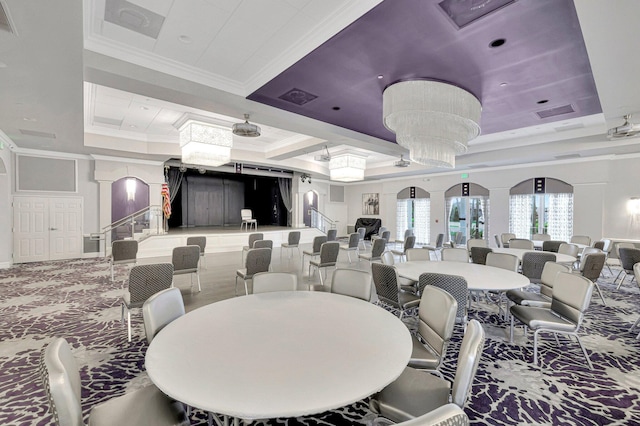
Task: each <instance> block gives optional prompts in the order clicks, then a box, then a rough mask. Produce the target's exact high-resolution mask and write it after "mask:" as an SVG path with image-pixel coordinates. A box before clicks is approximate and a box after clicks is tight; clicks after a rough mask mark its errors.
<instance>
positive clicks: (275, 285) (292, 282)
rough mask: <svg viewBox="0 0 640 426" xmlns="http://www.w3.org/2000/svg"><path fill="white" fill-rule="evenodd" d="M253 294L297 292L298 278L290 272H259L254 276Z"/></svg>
mask: <svg viewBox="0 0 640 426" xmlns="http://www.w3.org/2000/svg"><path fill="white" fill-rule="evenodd" d="M252 287H253V294H260V293H270V292H274V291H296V290H297V289H298V276H297V275H296V274H293V273H290V272H258V273H257V274H255V275H254V276H253V282H252Z"/></svg>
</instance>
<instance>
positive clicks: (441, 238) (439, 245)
mask: <svg viewBox="0 0 640 426" xmlns="http://www.w3.org/2000/svg"><path fill="white" fill-rule="evenodd" d="M442 244H444V234H438V236H437V237H436V248H437V249H441V248H442Z"/></svg>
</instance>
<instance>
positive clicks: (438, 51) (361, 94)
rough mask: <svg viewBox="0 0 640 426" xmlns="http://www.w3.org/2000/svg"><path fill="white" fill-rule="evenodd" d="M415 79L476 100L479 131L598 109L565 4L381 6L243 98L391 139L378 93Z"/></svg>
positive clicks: (484, 1)
mask: <svg viewBox="0 0 640 426" xmlns="http://www.w3.org/2000/svg"><path fill="white" fill-rule="evenodd" d="M440 3H442V7H441V6H440ZM497 3H501V4H502V3H505V4H506V5H505V6H504V7H501V8H496V9H495V10H494V11H493V12H491V13H490V14H488V15H486V16H484V17H481V18H479V19H477V20H475V21H473V19H474V18H475V16H474V15H477V14H478V13H481V12H483V11H485V10H490V9H491V8H495V6H496V4H497ZM445 10H446V11H449V12H456V13H457V14H458V15H457V16H455V17H454V18H455V19H454V18H451V17H450V16H448V12H445ZM456 20H457V22H458V23H460V22H462V23H463V26H462V27H461V28H460V29H459V28H458V25H456V24H455V21H456ZM470 20H471V22H469V23H466V22H468V21H470ZM497 39H505V40H506V41H505V43H504V44H503V45H502V46H500V47H493V48H492V47H490V44H491V43H492V42H493V41H494V40H497ZM379 75H382V76H383V77H382V78H378V76H379ZM415 78H429V79H437V80H443V81H448V82H451V83H453V84H455V85H457V86H460V87H463V88H465V89H467V90H469V91H470V92H471V93H473V94H474V95H475V96H476V97H477V98H478V99H480V101H481V103H482V107H483V108H482V119H481V128H482V133H483V134H489V133H494V132H500V131H505V130H510V129H515V128H520V127H527V126H535V125H538V124H541V123H548V122H553V121H558V120H566V119H569V118H575V117H580V116H584V115H591V114H597V113H600V112H602V109H601V107H600V101H599V99H598V94H597V91H596V86H595V83H594V80H593V76H592V74H591V66H590V64H589V59H588V57H587V52H586V49H585V46H584V41H583V39H582V32H581V30H580V25H579V23H578V18H577V15H576V11H575V9H574V6H573V1H572V0H519V1H509V0H445V1H441V0H386V1H383V2H382V3H380V4H379V5H378V6H376V7H375V8H374V9H372V10H371V11H369V12H368V13H367V14H365V15H364V16H362V17H361V18H360V19H358V20H357V21H355V22H353V23H352V24H351V25H349V26H348V27H347V28H345V29H344V30H342V31H341V32H340V33H338V34H337V35H335V36H334V37H333V38H331V39H329V40H328V41H327V42H325V43H324V44H323V45H321V46H320V47H318V48H317V49H315V50H314V51H312V52H311V53H309V54H308V55H307V56H305V57H304V58H302V59H301V60H300V61H298V62H297V63H295V64H294V65H292V66H291V67H290V68H288V69H287V70H285V71H284V72H283V73H282V74H280V75H278V76H277V77H275V78H274V79H273V80H271V81H270V82H268V83H267V84H265V85H264V86H262V87H261V88H260V89H258V90H256V91H255V92H254V93H252V94H251V95H250V96H249V97H248V98H249V99H251V100H254V101H257V102H261V103H264V104H267V105H271V106H273V107H276V108H280V109H284V110H287V111H291V112H294V113H297V114H301V115H304V116H307V117H311V118H314V119H317V120H321V121H323V122H328V123H331V124H335V125H337V126H341V127H345V128H348V129H351V130H355V131H357V132H361V133H364V134H368V135H371V136H375V137H378V138H381V139H386V140H389V141H395V135H394V134H393V133H391V132H390V131H389V130H387V129H386V128H385V127H384V125H383V124H382V92H383V90H384V88H385V87H386V86H387V85H389V84H391V83H393V82H396V81H399V80H405V79H415ZM545 101H546V102H545ZM338 108H339V109H338Z"/></svg>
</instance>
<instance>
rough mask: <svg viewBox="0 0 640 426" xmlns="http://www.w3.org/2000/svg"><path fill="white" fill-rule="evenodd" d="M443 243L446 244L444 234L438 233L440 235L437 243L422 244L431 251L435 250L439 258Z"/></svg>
mask: <svg viewBox="0 0 640 426" xmlns="http://www.w3.org/2000/svg"><path fill="white" fill-rule="evenodd" d="M442 244H444V234H438V236H437V237H436V245H434V246H429V245H427V246H422V248H423V249H425V250H429V252H433V253H434V254H435V256H436V259H437V258H438V257H439V256H440V252H441V251H442Z"/></svg>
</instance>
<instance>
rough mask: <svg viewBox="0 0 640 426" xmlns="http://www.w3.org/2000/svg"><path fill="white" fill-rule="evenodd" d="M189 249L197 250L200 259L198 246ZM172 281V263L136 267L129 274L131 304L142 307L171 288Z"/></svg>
mask: <svg viewBox="0 0 640 426" xmlns="http://www.w3.org/2000/svg"><path fill="white" fill-rule="evenodd" d="M187 247H195V248H197V250H198V251H197V253H198V257H200V248H198V246H187ZM196 264H197V262H196ZM172 281H173V265H172V264H171V263H155V264H150V265H136V266H134V267H133V268H131V272H130V273H129V294H130V303H131V304H139V305H142V303H144V301H145V300H147V299H148V298H149V297H151V296H153V295H154V294H156V293H157V292H159V291H161V290H164V289H167V288H170V287H171V283H172Z"/></svg>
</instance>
